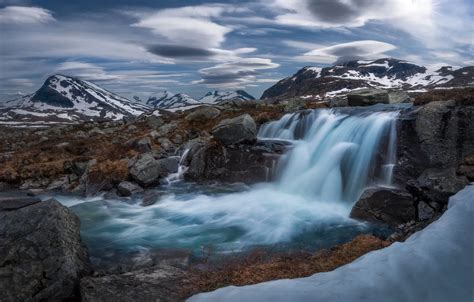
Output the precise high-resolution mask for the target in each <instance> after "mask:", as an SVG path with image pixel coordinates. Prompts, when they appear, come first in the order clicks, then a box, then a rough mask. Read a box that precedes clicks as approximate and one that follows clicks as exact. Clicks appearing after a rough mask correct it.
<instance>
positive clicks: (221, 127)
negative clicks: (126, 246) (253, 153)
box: [212, 114, 257, 145]
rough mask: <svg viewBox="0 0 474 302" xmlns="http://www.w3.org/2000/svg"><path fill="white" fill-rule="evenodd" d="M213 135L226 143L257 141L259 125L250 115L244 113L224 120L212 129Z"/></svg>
mask: <svg viewBox="0 0 474 302" xmlns="http://www.w3.org/2000/svg"><path fill="white" fill-rule="evenodd" d="M212 135H213V136H214V138H215V139H216V140H218V141H220V142H222V143H223V144H225V145H232V144H239V143H244V142H255V141H256V139H257V125H256V124H255V121H254V120H253V118H252V117H251V116H250V115H248V114H244V115H241V116H238V117H236V118H232V119H226V120H222V121H221V122H220V123H219V124H217V126H215V127H214V129H212Z"/></svg>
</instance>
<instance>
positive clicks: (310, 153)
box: [259, 110, 398, 202]
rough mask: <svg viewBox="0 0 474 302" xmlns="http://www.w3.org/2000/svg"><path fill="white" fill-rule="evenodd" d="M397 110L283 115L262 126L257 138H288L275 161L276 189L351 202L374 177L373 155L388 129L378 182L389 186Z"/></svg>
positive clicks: (392, 164) (325, 199) (321, 199)
mask: <svg viewBox="0 0 474 302" xmlns="http://www.w3.org/2000/svg"><path fill="white" fill-rule="evenodd" d="M397 114H398V113H397V112H378V113H363V114H359V115H352V116H349V115H345V114H339V113H337V112H335V111H333V110H318V111H311V112H301V113H293V114H287V115H285V116H283V117H282V118H281V119H280V120H278V121H275V122H270V123H268V124H266V125H263V126H262V127H261V129H260V131H259V138H260V139H286V140H293V141H294V144H295V146H294V149H293V150H292V151H291V152H290V153H289V154H287V155H286V156H285V157H284V158H283V160H282V164H281V165H280V166H281V167H280V176H279V179H278V180H277V185H278V187H279V188H280V189H281V190H283V191H285V192H288V193H292V194H298V195H303V196H306V197H310V198H314V199H317V200H320V201H333V202H354V201H356V200H357V198H358V197H359V195H360V193H361V192H362V190H363V189H364V188H365V187H366V186H367V185H370V184H371V182H373V181H374V177H375V175H374V173H373V170H374V164H375V162H374V155H375V152H376V151H377V150H378V147H379V145H380V141H381V138H382V136H383V135H384V134H385V133H387V132H389V133H390V135H389V144H388V151H387V152H388V163H386V164H383V165H381V169H382V170H383V180H382V183H381V184H382V185H387V186H388V185H391V178H392V177H391V175H392V171H393V166H394V164H395V160H396V158H395V147H396V145H395V144H396V124H395V121H396V119H395V118H396V116H397Z"/></svg>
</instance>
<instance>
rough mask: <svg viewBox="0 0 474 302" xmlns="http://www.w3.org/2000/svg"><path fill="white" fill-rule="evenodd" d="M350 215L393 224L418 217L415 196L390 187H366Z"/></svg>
mask: <svg viewBox="0 0 474 302" xmlns="http://www.w3.org/2000/svg"><path fill="white" fill-rule="evenodd" d="M350 216H351V217H352V218H355V219H360V220H365V221H371V222H378V223H384V224H388V225H391V226H397V225H399V224H402V223H406V222H409V221H412V220H416V218H417V217H416V207H415V202H414V200H413V196H412V195H411V194H410V193H408V192H406V191H403V190H397V189H389V188H369V189H366V190H365V191H364V193H363V194H362V196H361V197H360V198H359V200H358V201H357V203H356V204H355V205H354V207H353V208H352V211H351V214H350Z"/></svg>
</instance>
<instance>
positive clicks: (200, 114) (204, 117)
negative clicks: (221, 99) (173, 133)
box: [185, 106, 221, 122]
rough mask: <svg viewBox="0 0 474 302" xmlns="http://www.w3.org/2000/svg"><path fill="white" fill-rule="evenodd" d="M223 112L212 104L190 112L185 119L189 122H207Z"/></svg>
mask: <svg viewBox="0 0 474 302" xmlns="http://www.w3.org/2000/svg"><path fill="white" fill-rule="evenodd" d="M220 114H221V111H220V110H219V109H217V108H214V107H210V106H201V107H198V108H197V109H195V110H194V111H193V112H191V113H190V114H188V115H187V116H186V117H185V119H186V120H187V121H188V122H207V121H209V120H212V119H215V118H216V117H218V116H219V115H220Z"/></svg>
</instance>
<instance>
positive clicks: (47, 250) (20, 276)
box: [0, 199, 89, 301]
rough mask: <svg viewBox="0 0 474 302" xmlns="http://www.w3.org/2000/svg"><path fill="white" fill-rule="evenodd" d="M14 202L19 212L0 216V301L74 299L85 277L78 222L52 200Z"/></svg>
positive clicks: (0, 213)
mask: <svg viewBox="0 0 474 302" xmlns="http://www.w3.org/2000/svg"><path fill="white" fill-rule="evenodd" d="M18 202H19V203H22V204H23V205H24V206H23V207H20V208H17V209H14V210H9V211H0V292H1V300H2V301H64V300H74V299H77V298H78V296H77V293H78V285H79V280H80V278H81V277H82V276H83V275H85V274H87V273H88V272H89V269H88V260H87V251H86V249H85V248H84V247H83V246H82V245H81V239H80V229H79V219H78V218H77V216H76V215H75V214H73V213H72V212H71V211H70V210H69V209H68V208H66V207H64V206H62V205H61V204H60V203H59V202H57V201H56V200H53V199H50V200H47V201H43V202H37V200H30V201H26V200H23V201H21V202H20V201H18Z"/></svg>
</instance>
